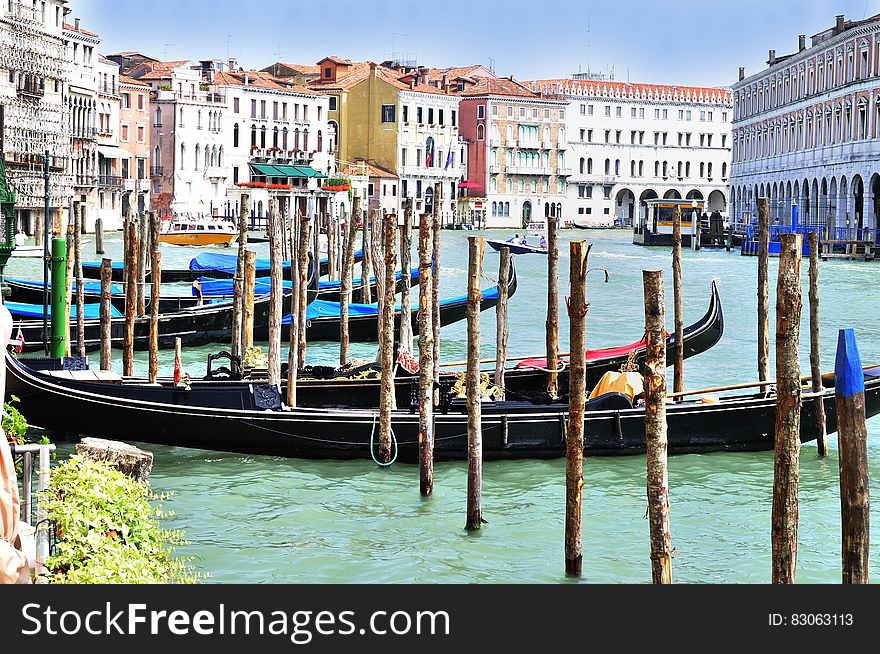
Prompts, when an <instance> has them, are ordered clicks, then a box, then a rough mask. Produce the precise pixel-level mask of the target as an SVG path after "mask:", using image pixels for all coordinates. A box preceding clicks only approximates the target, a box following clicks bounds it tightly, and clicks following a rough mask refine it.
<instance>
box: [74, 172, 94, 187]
mask: <svg viewBox="0 0 880 654" xmlns="http://www.w3.org/2000/svg"><path fill="white" fill-rule="evenodd" d="M73 185H74V186H75V187H77V188H94V187H95V178H94V177H92V176H91V175H76V176H75V177H74V181H73Z"/></svg>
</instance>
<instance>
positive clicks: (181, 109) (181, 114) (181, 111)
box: [180, 107, 184, 127]
mask: <svg viewBox="0 0 880 654" xmlns="http://www.w3.org/2000/svg"><path fill="white" fill-rule="evenodd" d="M183 125H184V123H183V107H181V108H180V126H181V127H183Z"/></svg>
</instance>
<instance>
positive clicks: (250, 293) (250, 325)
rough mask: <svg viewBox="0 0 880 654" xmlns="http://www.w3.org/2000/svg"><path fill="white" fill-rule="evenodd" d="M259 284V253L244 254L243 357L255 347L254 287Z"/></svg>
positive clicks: (249, 252)
mask: <svg viewBox="0 0 880 654" xmlns="http://www.w3.org/2000/svg"><path fill="white" fill-rule="evenodd" d="M256 283H257V253H256V252H253V251H251V250H245V252H244V288H243V297H244V306H243V307H242V316H241V356H242V357H244V355H245V353H246V352H247V351H248V350H249V349H250V348H252V347H253V346H254V301H255V297H254V287H255V286H256Z"/></svg>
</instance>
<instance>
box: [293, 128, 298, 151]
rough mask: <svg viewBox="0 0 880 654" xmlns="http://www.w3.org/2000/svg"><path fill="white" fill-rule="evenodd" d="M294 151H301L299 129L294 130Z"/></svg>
mask: <svg viewBox="0 0 880 654" xmlns="http://www.w3.org/2000/svg"><path fill="white" fill-rule="evenodd" d="M293 149H294V150H299V128H298V127H297V128H296V129H295V130H293Z"/></svg>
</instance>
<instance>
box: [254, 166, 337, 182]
mask: <svg viewBox="0 0 880 654" xmlns="http://www.w3.org/2000/svg"><path fill="white" fill-rule="evenodd" d="M251 168H253V169H254V171H256V173H257V174H258V175H265V176H266V177H289V178H293V179H312V178H315V179H326V178H327V176H326V175H325V174H323V173H320V172H318V171H317V170H315V169H314V168H312V167H311V166H281V165H277V166H269V165H267V164H251Z"/></svg>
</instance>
